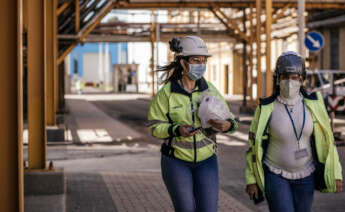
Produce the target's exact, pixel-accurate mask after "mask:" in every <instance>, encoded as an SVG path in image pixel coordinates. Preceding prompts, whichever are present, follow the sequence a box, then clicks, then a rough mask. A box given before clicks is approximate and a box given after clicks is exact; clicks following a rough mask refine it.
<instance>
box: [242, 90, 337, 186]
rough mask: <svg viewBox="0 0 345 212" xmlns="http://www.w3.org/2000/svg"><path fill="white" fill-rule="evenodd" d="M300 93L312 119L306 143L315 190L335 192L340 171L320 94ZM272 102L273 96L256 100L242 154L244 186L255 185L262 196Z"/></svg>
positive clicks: (329, 125)
mask: <svg viewBox="0 0 345 212" xmlns="http://www.w3.org/2000/svg"><path fill="white" fill-rule="evenodd" d="M301 92H302V94H303V96H304V102H305V105H306V106H307V108H308V109H309V111H310V113H311V116H312V119H313V134H312V136H311V141H310V142H311V146H312V150H313V151H312V152H313V158H314V161H315V164H316V171H315V182H316V185H315V189H317V190H320V191H321V192H335V191H336V180H342V168H341V164H340V162H339V157H338V152H337V148H336V146H335V145H334V137H333V132H332V128H331V124H330V119H329V116H328V114H327V111H326V107H325V104H324V102H323V98H322V95H321V93H319V92H318V93H312V94H310V95H308V94H307V93H306V92H305V91H304V90H301ZM275 99H276V96H271V97H268V98H265V99H261V100H260V105H259V106H258V107H257V108H256V111H255V115H254V119H253V121H252V123H251V125H250V132H249V145H250V148H249V150H248V151H247V152H246V161H247V163H246V170H245V175H246V184H247V185H249V184H257V185H258V187H259V188H260V190H261V192H263V193H264V187H265V181H264V179H265V178H264V171H263V167H262V160H263V158H264V152H265V151H264V150H265V148H267V145H268V142H269V127H268V125H269V120H270V116H271V113H272V111H273V106H274V104H273V102H274V100H275Z"/></svg>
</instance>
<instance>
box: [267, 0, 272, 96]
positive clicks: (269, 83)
mask: <svg viewBox="0 0 345 212" xmlns="http://www.w3.org/2000/svg"><path fill="white" fill-rule="evenodd" d="M271 25H272V0H266V96H270V95H271V93H272V90H273V75H272V68H271V59H272V58H271V31H272V30H271Z"/></svg>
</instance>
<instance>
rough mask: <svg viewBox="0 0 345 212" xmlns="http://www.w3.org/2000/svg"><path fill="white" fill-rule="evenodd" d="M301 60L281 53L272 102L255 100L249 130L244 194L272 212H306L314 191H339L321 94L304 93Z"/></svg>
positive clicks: (339, 174) (339, 177) (339, 175)
mask: <svg viewBox="0 0 345 212" xmlns="http://www.w3.org/2000/svg"><path fill="white" fill-rule="evenodd" d="M305 77H306V70H305V64H304V60H303V58H302V57H300V56H299V55H297V54H296V53H294V52H285V53H283V54H282V55H281V56H280V57H279V58H278V61H277V64H276V69H275V73H274V89H273V95H272V96H271V97H268V98H265V99H260V105H259V106H258V107H257V109H256V112H255V115H254V119H253V121H252V123H251V126H250V132H249V144H250V149H249V150H248V151H247V153H246V159H247V166H246V184H247V188H246V191H247V193H248V194H249V196H250V198H251V199H257V198H258V197H259V196H263V194H265V197H266V199H267V201H268V205H269V208H270V211H273V212H309V211H311V207H312V202H313V194H314V190H315V189H316V190H319V191H321V192H341V190H342V169H341V165H340V162H339V158H338V153H337V149H336V147H335V145H334V144H333V142H334V137H333V133H332V130H331V125H330V120H329V117H328V114H327V111H326V108H325V105H324V102H323V98H322V95H321V93H312V94H307V93H306V91H305V89H304V88H303V86H302V84H303V80H304V79H305Z"/></svg>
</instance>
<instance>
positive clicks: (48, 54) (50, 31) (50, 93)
mask: <svg viewBox="0 0 345 212" xmlns="http://www.w3.org/2000/svg"><path fill="white" fill-rule="evenodd" d="M54 1H55V0H45V1H44V68H45V73H46V75H45V76H46V79H45V80H46V83H45V85H46V88H45V89H46V93H45V94H46V103H47V105H46V121H47V122H46V124H47V125H50V126H53V125H55V124H56V116H55V115H56V112H55V108H54V71H55V69H54V63H55V62H54V61H56V57H55V52H54V50H55V48H54V45H55V43H54V33H55V32H56V30H54V16H55V8H54Z"/></svg>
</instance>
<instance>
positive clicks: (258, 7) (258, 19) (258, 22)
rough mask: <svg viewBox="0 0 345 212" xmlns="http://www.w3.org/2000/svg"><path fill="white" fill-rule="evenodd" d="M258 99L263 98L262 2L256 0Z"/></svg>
mask: <svg viewBox="0 0 345 212" xmlns="http://www.w3.org/2000/svg"><path fill="white" fill-rule="evenodd" d="M256 73H257V74H256V88H257V95H256V99H257V100H258V99H259V98H261V97H262V72H261V0H256Z"/></svg>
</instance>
